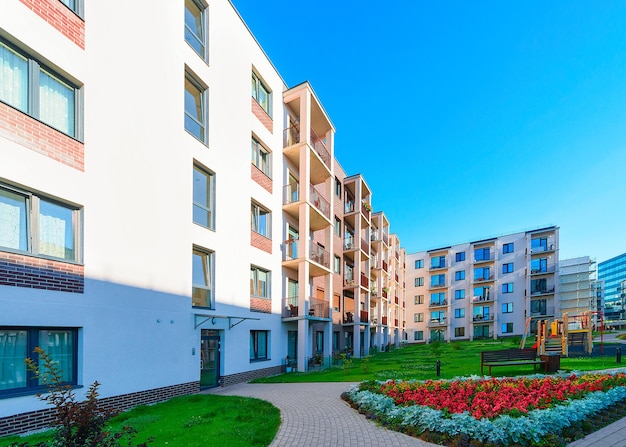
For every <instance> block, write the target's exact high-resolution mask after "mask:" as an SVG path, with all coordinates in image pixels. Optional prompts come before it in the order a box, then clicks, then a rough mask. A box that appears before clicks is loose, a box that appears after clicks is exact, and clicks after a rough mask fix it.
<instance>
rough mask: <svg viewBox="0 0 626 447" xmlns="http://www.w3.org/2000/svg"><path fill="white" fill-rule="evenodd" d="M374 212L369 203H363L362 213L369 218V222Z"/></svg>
mask: <svg viewBox="0 0 626 447" xmlns="http://www.w3.org/2000/svg"><path fill="white" fill-rule="evenodd" d="M371 212H372V207H371V205H370V204H369V203H367V202H362V203H361V213H362V214H363V215H364V216H365V217H366V218H367V220H369V219H370V214H371Z"/></svg>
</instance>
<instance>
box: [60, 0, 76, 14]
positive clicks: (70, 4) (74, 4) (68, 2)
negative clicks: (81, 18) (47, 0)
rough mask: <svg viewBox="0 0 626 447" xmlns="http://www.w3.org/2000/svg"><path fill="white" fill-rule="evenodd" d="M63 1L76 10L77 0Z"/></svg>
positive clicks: (62, 0) (62, 1)
mask: <svg viewBox="0 0 626 447" xmlns="http://www.w3.org/2000/svg"><path fill="white" fill-rule="evenodd" d="M61 3H63V4H64V5H65V6H67V7H68V8H70V9H71V10H72V11H76V6H77V5H76V0H61Z"/></svg>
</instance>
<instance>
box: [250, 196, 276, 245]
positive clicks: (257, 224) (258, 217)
mask: <svg viewBox="0 0 626 447" xmlns="http://www.w3.org/2000/svg"><path fill="white" fill-rule="evenodd" d="M271 215H272V213H271V212H270V211H269V210H267V209H265V208H263V207H262V206H260V205H258V204H256V203H254V202H252V209H251V218H252V231H254V232H255V233H259V234H260V235H261V236H265V237H266V238H268V239H270V238H271V231H270V230H271V227H270V225H271Z"/></svg>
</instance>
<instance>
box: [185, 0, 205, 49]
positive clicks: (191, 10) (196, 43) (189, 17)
mask: <svg viewBox="0 0 626 447" xmlns="http://www.w3.org/2000/svg"><path fill="white" fill-rule="evenodd" d="M203 23H204V21H203V11H202V10H201V9H200V7H199V6H198V5H197V3H196V2H194V1H193V0H185V40H186V41H187V42H188V43H189V45H191V46H192V48H193V49H194V50H196V53H198V54H199V55H200V56H201V57H204V34H205V33H204V26H203Z"/></svg>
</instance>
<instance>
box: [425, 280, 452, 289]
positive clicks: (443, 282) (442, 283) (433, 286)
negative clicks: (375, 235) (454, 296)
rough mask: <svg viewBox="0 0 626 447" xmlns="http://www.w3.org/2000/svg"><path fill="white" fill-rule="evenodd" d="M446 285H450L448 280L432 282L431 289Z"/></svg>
mask: <svg viewBox="0 0 626 447" xmlns="http://www.w3.org/2000/svg"><path fill="white" fill-rule="evenodd" d="M444 287H448V284H447V281H440V282H431V283H430V287H429V289H431V290H432V289H441V288H444Z"/></svg>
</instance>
